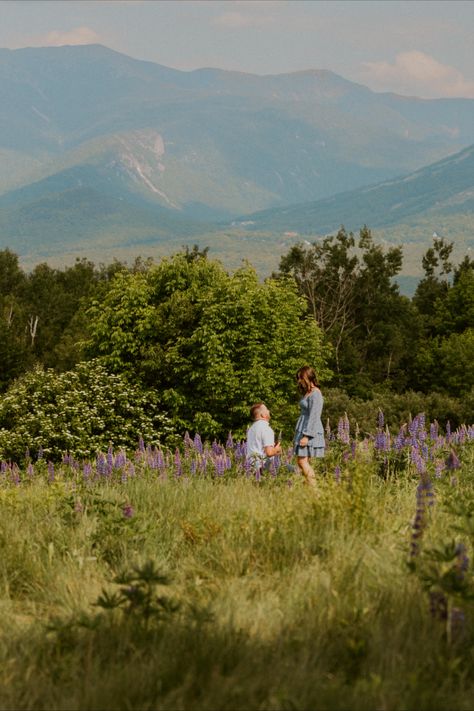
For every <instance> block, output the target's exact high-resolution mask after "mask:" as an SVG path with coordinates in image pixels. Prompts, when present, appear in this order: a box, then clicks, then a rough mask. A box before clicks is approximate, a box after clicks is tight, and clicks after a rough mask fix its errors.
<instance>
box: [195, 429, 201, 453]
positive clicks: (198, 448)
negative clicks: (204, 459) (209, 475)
mask: <svg viewBox="0 0 474 711" xmlns="http://www.w3.org/2000/svg"><path fill="white" fill-rule="evenodd" d="M193 443H194V449H195V450H196V452H199V454H202V451H203V448H202V440H201V435H200V434H199V433H198V432H196V434H195V435H194V442H193Z"/></svg>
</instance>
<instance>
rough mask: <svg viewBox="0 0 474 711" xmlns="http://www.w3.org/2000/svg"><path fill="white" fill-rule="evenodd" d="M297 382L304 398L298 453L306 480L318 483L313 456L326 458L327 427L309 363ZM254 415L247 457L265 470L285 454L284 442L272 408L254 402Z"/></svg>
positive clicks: (297, 432)
mask: <svg viewBox="0 0 474 711" xmlns="http://www.w3.org/2000/svg"><path fill="white" fill-rule="evenodd" d="M296 382H297V385H298V390H299V391H300V393H301V395H302V398H301V400H300V416H299V418H298V422H297V423H296V428H295V436H294V442H293V444H294V452H295V454H296V462H297V465H298V468H299V469H300V471H301V473H302V474H303V476H304V478H305V480H306V483H307V484H308V485H309V486H315V481H316V477H315V474H314V469H313V467H312V466H311V463H310V459H311V458H312V457H324V448H325V443H324V430H323V424H322V422H321V413H322V409H323V396H322V394H321V390H320V389H319V385H318V381H317V378H316V373H315V372H314V370H313V368H311V367H310V366H309V365H305V366H303V367H302V368H300V369H299V370H298V372H297V373H296ZM250 417H251V419H252V420H253V423H252V425H251V426H250V427H249V429H248V431H247V458H248V459H250V460H251V461H252V463H253V466H254V467H255V469H256V470H258V469H265V467H266V466H267V465H268V463H269V462H270V460H271V458H272V457H274V456H276V455H277V454H280V453H281V443H280V442H275V435H274V432H273V430H272V428H271V427H270V424H269V421H270V410H269V409H268V408H267V406H266V405H265V403H263V402H258V403H256V404H255V405H252V407H251V408H250Z"/></svg>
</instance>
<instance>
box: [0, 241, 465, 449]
mask: <svg viewBox="0 0 474 711" xmlns="http://www.w3.org/2000/svg"><path fill="white" fill-rule="evenodd" d="M452 249H453V245H452V244H451V243H448V242H446V241H445V240H443V239H442V238H436V239H434V241H433V245H432V246H431V247H430V248H429V249H428V250H427V251H426V254H425V255H424V257H423V263H422V266H423V270H424V277H423V278H422V279H421V280H420V282H419V284H418V287H417V289H416V292H415V294H414V296H413V298H412V299H410V298H408V297H406V296H403V295H401V294H400V293H399V289H398V286H397V284H396V283H395V281H394V278H395V277H396V276H397V274H398V273H399V272H400V269H401V266H402V260H403V253H402V248H401V247H392V248H389V249H386V250H384V249H383V248H382V247H381V246H380V245H378V244H376V243H375V242H374V240H373V239H372V236H371V233H370V230H369V229H368V228H367V227H364V228H362V229H361V230H360V233H359V234H358V235H354V234H352V233H348V232H346V231H345V230H344V229H343V228H341V230H340V231H339V232H338V233H337V234H336V235H333V236H329V237H326V238H325V239H323V240H321V241H317V242H314V243H313V244H309V243H301V244H298V245H296V246H293V247H292V248H291V249H290V251H289V252H288V253H287V254H286V255H284V256H283V257H282V259H281V262H280V267H279V270H278V272H276V273H274V274H273V275H271V276H269V277H268V278H267V279H265V280H263V281H262V280H260V279H259V278H258V277H257V274H256V272H255V270H254V269H253V267H252V266H251V265H250V264H244V265H243V266H242V267H241V268H240V269H238V270H236V271H235V272H233V273H229V272H228V271H226V270H225V269H224V267H223V266H222V264H221V263H220V262H219V261H217V260H214V259H212V258H210V257H209V255H208V250H207V249H203V250H202V249H200V248H199V247H198V246H197V245H195V246H194V247H193V248H190V247H185V248H183V250H182V251H181V252H179V253H177V254H175V255H174V256H172V257H170V258H164V259H162V260H161V261H160V262H159V263H154V262H152V261H151V260H146V261H145V260H143V259H140V258H139V259H137V260H136V261H135V263H134V264H133V265H132V266H127V265H126V264H123V263H121V262H118V261H116V262H114V263H112V264H109V265H99V266H97V265H94V264H93V263H92V262H90V261H88V260H86V259H82V260H77V261H76V263H75V264H74V265H73V266H69V267H65V268H63V269H54V268H52V267H50V266H48V264H45V263H43V264H39V265H37V266H36V267H35V268H34V269H33V270H32V271H31V272H29V273H26V272H25V271H24V270H23V269H22V268H21V266H20V264H19V258H18V256H17V255H16V254H15V253H13V252H12V251H10V250H8V249H6V250H3V251H0V361H1V363H2V367H1V371H0V392H1V393H2V395H1V396H0V456H3V457H15V458H21V457H22V456H23V453H24V451H25V447H30V448H33V449H39V448H40V447H44V448H46V449H47V450H48V451H49V453H50V454H51V455H55V454H59V452H61V451H64V450H71V451H77V452H83V453H84V454H86V453H87V451H88V449H90V448H93V447H94V446H95V445H97V446H101V445H103V444H104V442H105V443H107V442H108V441H113V442H114V444H123V445H127V446H128V445H129V444H130V440H131V438H132V437H136V435H137V430H139V431H140V434H142V436H145V437H147V438H149V439H150V440H152V439H153V437H154V436H157V435H160V436H162V437H168V438H171V440H172V437H173V436H174V435H176V436H177V435H182V434H183V432H184V431H186V430H189V431H194V432H196V431H198V432H200V433H201V434H202V435H204V436H206V437H217V438H219V437H224V436H226V434H227V432H228V431H233V432H234V433H237V434H238V435H241V434H242V433H243V432H244V431H245V426H246V424H247V413H248V407H249V405H250V404H251V403H252V402H253V401H255V400H260V399H264V400H265V401H267V402H268V404H269V406H270V407H271V409H272V413H273V420H274V423H275V426H276V427H282V428H283V429H284V430H285V432H286V435H287V437H290V436H291V427H292V423H293V421H294V416H295V413H296V406H297V403H296V396H295V390H294V381H293V374H294V372H295V370H296V369H297V368H298V367H299V366H300V365H301V364H303V363H305V362H309V363H312V364H313V365H315V367H316V368H317V370H318V373H319V376H320V379H321V384H322V388H323V391H324V393H325V396H326V404H325V414H326V417H329V418H330V419H332V421H335V419H336V418H337V417H339V416H340V415H342V414H343V413H344V412H345V411H346V412H349V414H350V415H351V417H355V419H356V420H357V421H358V423H359V425H360V426H361V427H362V428H364V427H367V428H369V423H368V419H369V418H372V420H371V422H370V425H372V424H373V413H374V412H375V413H376V412H377V410H378V409H379V408H382V409H384V411H385V413H386V418H387V421H388V423H389V424H391V423H392V422H393V424H395V423H396V424H397V425H398V424H399V422H400V420H402V421H403V419H404V418H407V417H409V415H410V413H412V414H416V412H419V411H422V410H423V411H426V413H427V416H429V417H431V418H437V419H438V420H439V421H443V422H444V423H446V421H447V420H450V422H451V424H452V425H457V424H459V423H461V422H462V421H468V420H469V418H472V412H473V411H474V261H473V260H470V259H469V258H468V257H466V258H465V259H464V260H463V261H462V262H461V263H460V264H457V265H454V264H452V262H451V253H452ZM127 423H129V424H128V425H127ZM130 423H133V425H134V427H131V426H129V425H130ZM132 430H133V431H132Z"/></svg>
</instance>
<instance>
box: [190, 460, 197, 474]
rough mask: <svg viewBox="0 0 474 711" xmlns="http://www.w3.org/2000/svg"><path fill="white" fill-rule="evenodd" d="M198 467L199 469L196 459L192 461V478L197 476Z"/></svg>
mask: <svg viewBox="0 0 474 711" xmlns="http://www.w3.org/2000/svg"><path fill="white" fill-rule="evenodd" d="M197 467H198V463H197V461H196V460H195V459H191V463H190V465H189V471H190V472H191V474H192V476H195V474H196V469H197Z"/></svg>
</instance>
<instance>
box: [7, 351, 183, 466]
mask: <svg viewBox="0 0 474 711" xmlns="http://www.w3.org/2000/svg"><path fill="white" fill-rule="evenodd" d="M172 431H173V427H172V425H171V422H170V420H169V419H168V418H167V416H166V415H165V414H164V413H163V412H162V411H161V408H160V406H159V403H158V398H157V395H156V393H154V392H153V391H149V390H148V391H145V390H143V389H142V388H141V387H139V386H136V385H134V384H131V383H130V382H129V381H127V379H126V378H125V377H124V376H122V375H117V374H112V373H110V372H108V370H107V369H106V368H105V367H104V366H103V365H101V364H100V363H99V362H98V361H97V360H92V361H88V362H83V363H79V364H78V365H77V366H76V367H75V368H74V369H73V370H70V371H67V372H65V373H60V374H58V373H56V372H55V371H54V370H52V369H48V370H44V369H43V368H41V367H37V368H35V369H34V370H32V371H30V372H28V373H26V374H25V375H24V376H22V377H21V378H20V379H18V380H17V381H16V382H15V383H13V385H12V386H11V387H10V388H9V390H8V391H7V392H6V393H5V395H3V396H2V397H1V398H0V459H11V460H14V461H21V460H22V459H23V458H24V457H25V452H27V451H29V452H30V454H31V456H32V457H33V458H34V457H37V456H38V453H39V452H41V451H42V452H43V453H44V456H45V457H48V458H50V459H58V458H59V457H61V455H62V454H64V453H65V452H69V453H70V454H73V455H74V456H76V457H88V456H90V455H93V454H95V452H96V451H98V450H101V449H104V448H106V447H108V446H109V445H110V444H112V445H113V446H114V447H125V448H130V447H136V445H137V442H138V440H139V438H140V437H142V438H143V439H144V440H145V441H146V442H147V443H150V444H153V443H158V442H159V441H160V439H162V438H164V437H166V436H169V435H170V434H171V433H172Z"/></svg>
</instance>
